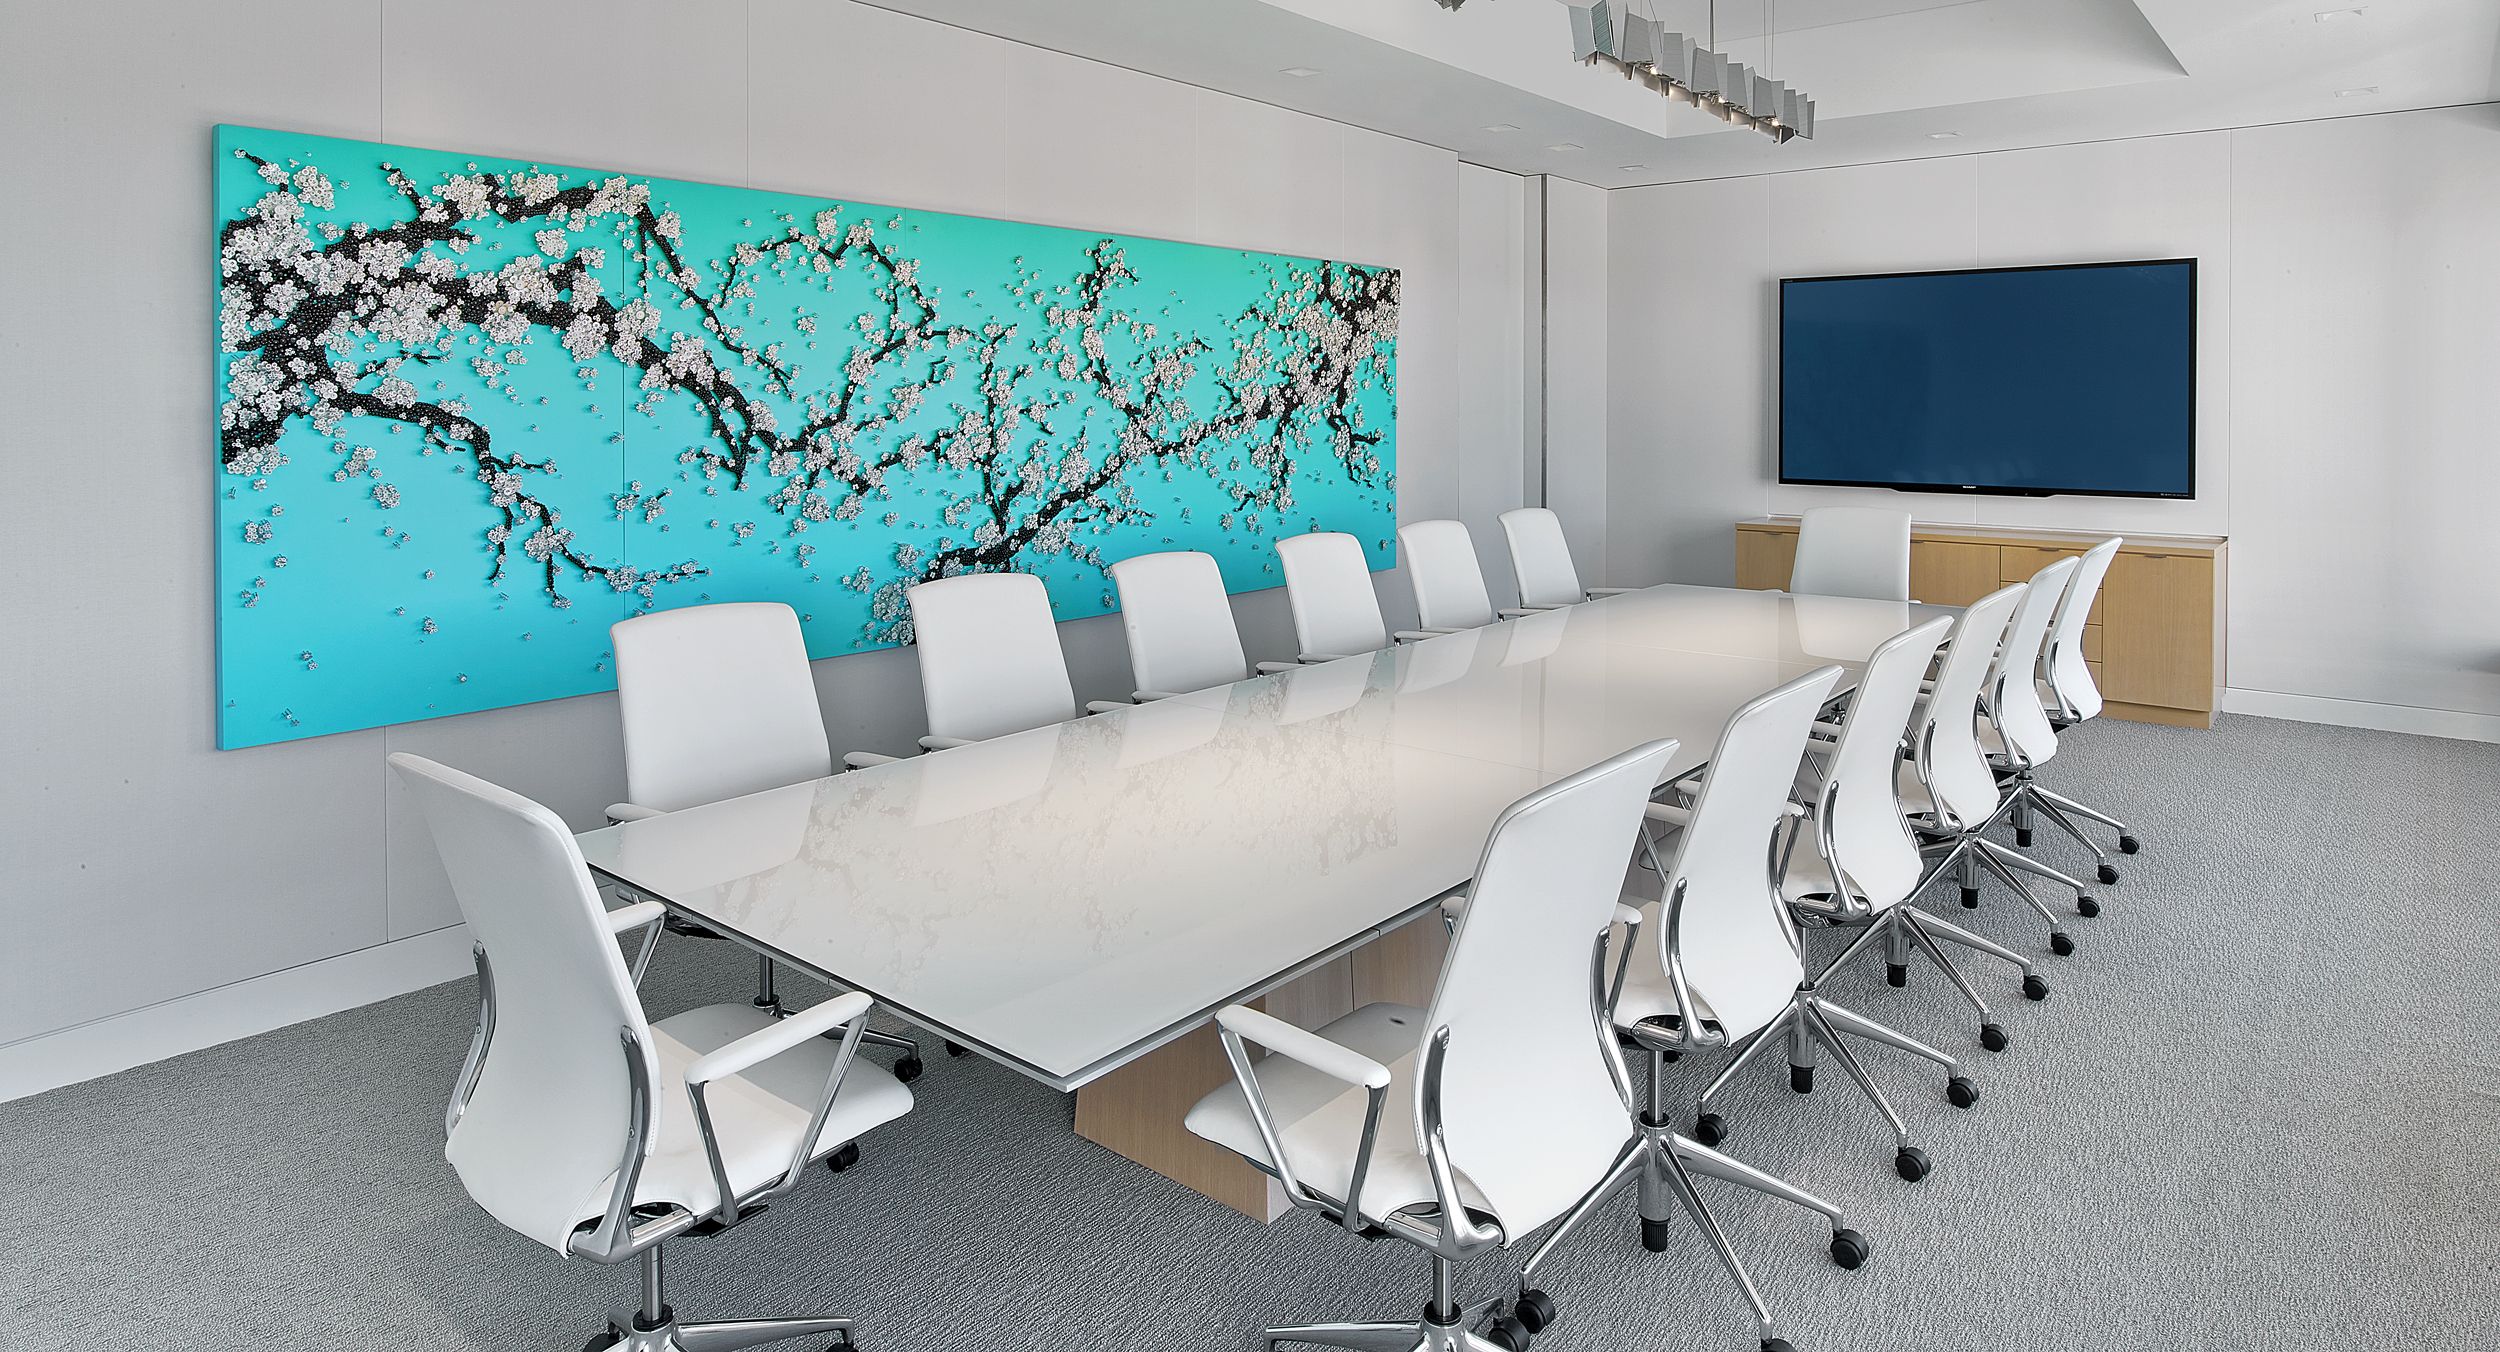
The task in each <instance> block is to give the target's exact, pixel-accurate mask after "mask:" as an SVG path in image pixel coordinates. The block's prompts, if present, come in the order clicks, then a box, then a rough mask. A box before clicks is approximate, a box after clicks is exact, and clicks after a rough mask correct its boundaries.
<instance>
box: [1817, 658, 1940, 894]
mask: <svg viewBox="0 0 2500 1352" xmlns="http://www.w3.org/2000/svg"><path fill="white" fill-rule="evenodd" d="M1952 628H1953V620H1952V618H1951V617H1950V616H1945V615H1939V616H1937V617H1936V618H1934V619H1932V620H1929V621H1927V622H1926V623H1924V624H1921V625H1916V626H1914V627H1912V628H1909V629H1905V630H1903V631H1901V632H1900V633H1898V634H1895V635H1893V636H1892V637H1891V638H1888V639H1885V640H1884V641H1883V642H1882V643H1880V644H1877V645H1876V648H1875V651H1874V652H1872V653H1870V654H1868V656H1867V659H1866V669H1865V671H1864V672H1862V673H1861V674H1860V675H1859V677H1858V688H1857V691H1856V692H1855V693H1853V694H1852V695H1850V696H1849V716H1848V718H1847V719H1846V720H1845V721H1843V722H1842V724H1841V726H1840V745H1839V746H1838V747H1837V748H1835V749H1834V750H1833V752H1832V758H1831V764H1830V765H1829V766H1827V767H1826V774H1825V776H1824V783H1825V785H1826V789H1827V797H1826V798H1825V799H1824V802H1825V804H1826V808H1825V818H1826V819H1825V821H1824V822H1823V828H1824V830H1825V831H1826V832H1827V833H1828V834H1829V836H1830V839H1831V856H1832V857H1831V859H1830V860H1829V861H1828V862H1829V863H1830V864H1831V866H1832V871H1833V874H1834V876H1835V877H1837V878H1845V879H1846V880H1847V881H1848V885H1849V887H1850V890H1851V892H1852V894H1853V895H1856V896H1858V897H1861V898H1863V899H1865V901H1866V902H1867V903H1868V904H1869V905H1870V906H1873V907H1874V908H1876V909H1878V910H1881V909H1883V908H1885V907H1888V906H1892V905H1894V904H1896V903H1899V902H1902V901H1906V900H1908V899H1909V896H1910V893H1911V892H1913V891H1915V890H1917V887H1918V880H1919V876H1920V874H1921V873H1922V872H1923V871H1924V867H1925V866H1924V864H1923V863H1922V861H1921V860H1920V858H1919V853H1918V842H1917V841H1915V840H1913V839H1911V837H1910V827H1909V823H1908V822H1907V821H1905V820H1903V819H1902V816H1901V793H1900V787H1899V783H1898V776H1899V773H1900V766H1901V739H1902V737H1903V736H1904V735H1905V734H1906V733H1907V732H1908V730H1909V726H1910V711H1911V709H1912V708H1913V707H1914V706H1915V705H1916V704H1917V703H1918V685H1919V682H1920V681H1922V680H1925V679H1926V677H1927V666H1928V663H1929V662H1931V661H1933V660H1934V659H1935V656H1936V650H1937V649H1938V648H1941V647H1943V646H1944V636H1945V634H1946V633H1947V632H1948V631H1950V630H1951V629H1952Z"/></svg>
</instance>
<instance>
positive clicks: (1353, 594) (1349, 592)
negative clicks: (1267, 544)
mask: <svg viewBox="0 0 2500 1352" xmlns="http://www.w3.org/2000/svg"><path fill="white" fill-rule="evenodd" d="M1276 561H1277V563H1278V564H1280V565H1282V566H1283V568H1284V570H1285V600H1286V602H1287V604H1289V605H1290V606H1292V608H1293V641H1294V645H1295V647H1296V648H1297V650H1298V655H1299V656H1300V657H1301V659H1302V660H1303V661H1305V662H1331V661H1335V660H1336V659H1338V658H1340V657H1352V656H1355V655H1357V654H1360V653H1369V652H1378V651H1380V650H1381V649H1382V648H1386V647H1388V646H1389V643H1390V640H1391V639H1393V638H1394V639H1396V640H1397V641H1399V642H1401V643H1403V642H1409V641H1412V640H1415V639H1421V638H1430V637H1432V636H1433V634H1434V633H1436V632H1439V631H1436V630H1425V629H1401V630H1398V631H1397V632H1396V633H1395V634H1391V633H1390V632H1389V625H1388V622H1387V621H1385V620H1383V619H1381V618H1380V598H1379V597H1378V596H1377V595H1375V594H1374V593H1373V591H1372V575H1371V565H1370V564H1369V563H1367V562H1365V561H1364V558H1363V545H1362V542H1361V541H1359V540H1357V539H1355V538H1354V537H1353V536H1351V535H1347V534H1345V533H1344V532H1342V531H1314V532H1312V533H1311V534H1309V535H1294V536H1288V537H1286V538H1285V539H1282V540H1279V541H1277V542H1276Z"/></svg>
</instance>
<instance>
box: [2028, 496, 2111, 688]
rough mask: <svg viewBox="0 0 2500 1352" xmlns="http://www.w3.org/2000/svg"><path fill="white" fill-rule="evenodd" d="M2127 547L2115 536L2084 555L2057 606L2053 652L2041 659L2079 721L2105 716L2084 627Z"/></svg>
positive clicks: (2051, 631) (2052, 631) (2043, 669)
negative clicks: (2115, 561)
mask: <svg viewBox="0 0 2500 1352" xmlns="http://www.w3.org/2000/svg"><path fill="white" fill-rule="evenodd" d="M2125 543H2126V540H2124V539H2123V538H2121V537H2118V536H2114V535H2113V536H2111V537H2110V538H2109V539H2106V540H2103V541H2101V542H2100V543H2099V544H2097V545H2094V546H2092V547H2091V548H2090V549H2087V550H2085V551H2083V561H2082V562H2081V563H2079V564H2077V565H2076V567H2075V578H2074V581H2072V582H2069V583H2067V584H2066V597H2065V599H2064V600H2062V601H2059V602H2058V603H2057V618H2056V619H2055V620H2052V621H2050V623H2049V648H2048V654H2047V656H2045V657H2044V658H2042V659H2041V674H2042V675H2043V676H2045V677H2046V678H2047V679H2048V682H2049V689H2050V691H2051V692H2052V693H2053V694H2055V695H2056V696H2057V702H2058V703H2059V704H2060V705H2063V706H2064V709H2063V712H2064V713H2065V715H2066V716H2067V717H2068V718H2072V719H2075V720H2077V721H2080V720H2083V719H2086V718H2098V717H2100V716H2101V684H2100V682H2098V681H2095V680H2093V679H2092V668H2091V667H2090V666H2089V665H2088V664H2086V663H2085V661H2084V657H2083V627H2084V626H2085V625H2087V624H2089V623H2091V621H2092V603H2093V602H2094V601H2095V600H2097V599H2099V597H2100V594H2101V580H2102V579H2103V578H2106V577H2108V576H2109V562H2110V560H2111V559H2114V558H2116V557H2118V547H2119V546H2120V545H2123V544H2125Z"/></svg>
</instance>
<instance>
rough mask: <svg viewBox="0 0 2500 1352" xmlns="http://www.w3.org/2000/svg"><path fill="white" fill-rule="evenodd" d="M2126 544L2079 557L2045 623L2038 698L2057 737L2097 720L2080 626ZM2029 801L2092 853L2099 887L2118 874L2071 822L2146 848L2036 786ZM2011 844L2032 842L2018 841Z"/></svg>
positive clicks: (2124, 850)
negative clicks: (2104, 830)
mask: <svg viewBox="0 0 2500 1352" xmlns="http://www.w3.org/2000/svg"><path fill="white" fill-rule="evenodd" d="M2125 543H2126V541H2125V540H2123V539H2120V538H2118V537H2115V536H2113V537H2111V538H2110V539H2107V540H2103V541H2101V542H2100V543H2099V544H2097V545H2094V546H2092V547H2091V548H2090V549H2087V550H2085V551H2084V552H2083V561H2082V562H2081V563H2080V564H2078V565H2076V568H2075V578H2074V581H2072V582H2069V583H2067V584H2066V597H2065V599H2064V600H2062V601H2060V602H2058V603H2057V618H2056V619H2054V620H2052V621H2050V622H2049V646H2048V650H2047V652H2046V653H2044V654H2043V655H2042V656H2041V659H2040V686H2041V697H2042V698H2043V699H2045V700H2047V701H2048V704H2049V721H2050V722H2051V723H2052V724H2054V725H2055V726H2056V728H2057V730H2058V731H2060V732H2064V731H2065V730H2066V729H2068V728H2071V727H2074V726H2076V725H2078V724H2082V723H2087V722H2090V721H2091V720H2093V719H2095V718H2098V717H2100V716H2101V686H2100V682H2098V681H2096V680H2094V679H2093V678H2092V667H2091V665H2090V664H2089V663H2088V662H2087V661H2085V659H2084V654H2083V627H2084V626H2085V625H2086V624H2088V623H2090V622H2091V615H2092V603H2093V602H2094V601H2095V600H2096V599H2098V598H2099V597H2100V594H2101V581H2102V579H2104V578H2106V577H2108V576H2109V564H2110V560H2111V559H2113V558H2115V557H2117V554H2118V547H2119V546H2120V545H2123V544H2125ZM2030 797H2031V799H2032V801H2033V802H2034V803H2036V804H2037V805H2038V806H2039V808H2040V809H2041V810H2042V811H2043V812H2046V813H2047V814H2048V817H2049V820H2050V821H2051V822H2053V823H2055V824H2056V825H2057V826H2058V827H2060V828H2061V829H2063V830H2064V831H2065V832H2066V833H2067V834H2068V835H2071V836H2073V837H2074V838H2075V839H2076V840H2078V841H2081V842H2082V843H2083V847H2084V848H2085V849H2087V850H2090V851H2092V854H2093V857H2094V860H2095V862H2096V863H2097V864H2098V865H2099V878H2100V880H2101V881H2102V882H2105V883H2114V882H2117V881H2118V869H2117V867H2116V866H2115V865H2113V864H2111V863H2110V862H2109V853H2108V851H2106V850H2103V849H2102V848H2101V847H2100V846H2099V845H2098V844H2096V843H2094V842H2093V840H2092V838H2091V837H2089V836H2086V835H2085V834H2084V833H2083V829H2082V828H2081V827H2080V826H2078V825H2076V823H2075V820H2074V819H2075V818H2077V817H2081V818H2083V819H2084V820H2086V821H2092V822H2098V823H2100V824H2101V825H2103V826H2105V827H2108V828H2109V829H2110V830H2112V831H2115V832H2117V833H2118V852H2119V853H2120V854H2134V853H2136V852H2137V851H2139V850H2141V849H2143V848H2144V842H2142V841H2140V840H2138V839H2136V836H2135V833H2134V832H2133V831H2132V830H2130V829H2129V828H2128V826H2127V824H2126V823H2125V822H2122V821H2120V820H2118V819H2117V818H2116V817H2112V816H2109V815H2107V814H2105V813H2102V812H2098V811H2095V810H2094V809H2092V808H2089V807H2086V806H2084V805H2083V804H2081V803H2078V802H2076V801H2075V800H2074V799H2072V798H2067V797H2064V796H2062V795H2059V794H2055V793H2051V792H2050V791H2049V790H2047V789H2044V788H2041V787H2039V786H2037V785H2032V786H2030ZM2015 843H2016V844H2018V845H2023V844H2029V843H2030V842H2029V841H2027V840H2022V839H2020V838H2019V837H2018V838H2017V839H2016V842H2015Z"/></svg>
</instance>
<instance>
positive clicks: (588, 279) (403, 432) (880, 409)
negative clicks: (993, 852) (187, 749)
mask: <svg viewBox="0 0 2500 1352" xmlns="http://www.w3.org/2000/svg"><path fill="white" fill-rule="evenodd" d="M214 184H215V198H216V215H217V222H218V224H217V250H218V261H217V276H218V295H217V323H218V345H217V352H218V357H217V388H218V460H219V466H220V473H219V474H218V476H217V586H218V600H217V607H218V631H217V634H218V683H219V692H218V699H219V704H220V708H219V719H218V729H219V742H220V745H222V746H226V747H244V746H254V745H259V744H263V743H268V742H275V741H283V740H287V739H290V738H297V737H310V736H317V735H320V734H323V733H329V732H340V731H346V730H348V729H353V728H365V727H374V726H379V725H383V724H390V723H400V722H409V721H413V720H417V719H424V718H432V717H437V716H440V715H445V714H454V713H465V712H470V711H474V710H479V709H489V708H496V707H500V706H503V705H510V704H521V703H527V702H530V701H534V700H543V699H553V698H558V697H561V696H566V695H575V694H582V693H586V692H589V691H594V690H603V689H610V688H613V687H614V685H615V674H614V670H613V659H612V656H611V653H610V651H609V643H608V626H610V625H611V624H614V623H615V622H616V621H618V620H620V619H622V618H625V617H626V616H629V615H634V614H639V613H643V612H647V611H651V610H656V609H664V608H668V607H673V606H682V605H695V604H702V603H706V602H712V601H732V600H738V601H749V600H773V601H782V602H786V603H788V604H789V605H790V606H791V607H792V608H793V609H795V610H796V611H797V612H798V613H799V616H800V618H801V621H802V625H803V628H804V630H805V632H806V635H807V643H808V651H809V653H810V655H812V656H815V657H826V656H832V655H835V654H839V653H847V652H858V651H863V650H866V649H870V648H878V647H886V646H891V645H894V644H898V643H908V642H909V641H910V639H911V628H910V619H909V612H908V610H907V609H906V608H905V606H904V604H903V599H902V598H903V592H904V590H905V589H906V588H907V587H909V586H911V585H912V584H913V583H916V582H920V581H924V580H928V579H931V578H938V577H946V576H951V575H954V574H957V573H964V572H987V571H999V570H1009V569H1011V570H1014V571H1019V572H1027V573H1032V574H1034V575H1036V576H1038V577H1040V578H1041V579H1042V580H1043V582H1044V583H1045V584H1046V585H1047V586H1048V589H1049V592H1050V596H1051V603H1052V606H1053V608H1054V609H1055V611H1056V612H1057V614H1058V616H1059V617H1060V618H1061V619H1073V618H1077V617H1080V616H1085V615H1095V614H1101V613H1104V612H1107V611H1109V610H1112V609H1114V608H1115V606H1116V599H1115V597H1114V595H1113V593H1112V590H1111V585H1110V582H1109V579H1108V576H1107V573H1106V571H1105V570H1106V569H1107V567H1108V566H1109V565H1110V564H1112V563H1115V562H1117V561H1118V560H1120V559H1123V558H1127V557H1129V556H1131V555H1134V554H1142V553H1149V552H1153V551H1156V550H1164V549H1196V550H1203V551H1205V552H1207V553H1209V554H1211V555H1213V556H1214V557H1215V559H1216V561H1217V563H1218V565H1219V567H1220V568H1221V569H1222V571H1223V575H1224V580H1225V585H1226V586H1227V588H1228V589H1230V590H1233V591H1249V590H1256V589H1259V588H1264V587H1271V586H1276V585H1279V583H1280V582H1281V581H1282V578H1281V576H1280V575H1279V574H1278V572H1277V570H1276V565H1275V550H1274V544H1275V541H1276V540H1277V539H1278V538H1279V537H1281V536H1285V535H1293V534H1299V533H1302V532H1304V531H1311V530H1342V531H1347V532H1350V533H1352V534H1353V535H1354V536H1356V538H1358V539H1360V540H1361V541H1362V542H1363V545H1364V548H1365V551H1366V553H1367V555H1368V556H1369V558H1370V560H1371V563H1372V566H1373V567H1374V568H1376V569H1377V568H1385V567H1388V566H1389V565H1390V563H1391V560H1392V551H1393V535H1394V531H1395V522H1396V496H1397V491H1396V490H1397V476H1396V467H1397V416H1396V389H1397V383H1396V382H1397V320H1398V293H1399V276H1398V273H1397V271H1396V270H1395V269H1393V268H1384V267H1373V266H1365V265H1361V264H1354V263H1343V262H1333V261H1327V260H1319V259H1308V258H1296V257H1290V256H1286V255H1280V254H1264V253H1254V252H1249V251H1244V250H1239V249H1222V248H1214V247H1209V246H1205V245H1194V244H1180V243H1174V242H1171V241H1167V240H1153V239H1141V238H1131V237H1125V236H1118V235H1105V234H1100V233H1095V232H1087V231H1077V230H1067V229H1061V228H1058V227H1051V226H1038V225H1024V224H1016V223H1013V222H1006V221H994V220H984V219H979V218H975V217H966V216H954V215H947V214H943V213H938V212H927V211H910V210H902V209H897V208H890V207H879V206H868V205H862V204H858V203H851V202H843V201H837V200H833V199H829V198H819V197H809V196H804V195H799V194H792V193H780V192H764V191H758V190H753V189H745V188H734V187H725V186H721V185H717V184H702V183H686V182H678V181H674V180H668V179H652V178H637V177H633V176H628V175H620V174H610V173H601V172H597V171H592V170H583V169H570V168H560V167H554V166H544V165H537V164H531V163H526V162H522V161H515V160H498V159H488V158H484V157H476V156H466V155H459V154H453V153H448V152H443V151H432V150H417V149H410V148H406V147H398V146H385V145H379V144H374V143H370V142H362V141H347V140H338V139H333V138H328V137H318V136H305V135H299V134H294V133H288V132H275V131H262V130H254V129H250V128H242V127H220V128H218V130H217V136H216V160H215V168H214Z"/></svg>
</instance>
